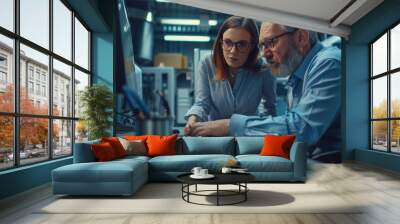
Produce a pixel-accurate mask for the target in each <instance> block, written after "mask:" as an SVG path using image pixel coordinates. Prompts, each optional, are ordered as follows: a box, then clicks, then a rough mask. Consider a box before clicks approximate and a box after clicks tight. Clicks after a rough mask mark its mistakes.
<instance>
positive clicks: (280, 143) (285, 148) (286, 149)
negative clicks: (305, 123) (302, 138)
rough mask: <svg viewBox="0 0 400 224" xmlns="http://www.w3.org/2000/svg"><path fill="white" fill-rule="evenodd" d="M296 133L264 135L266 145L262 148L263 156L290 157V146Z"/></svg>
mask: <svg viewBox="0 0 400 224" xmlns="http://www.w3.org/2000/svg"><path fill="white" fill-rule="evenodd" d="M295 139H296V135H283V136H276V135H266V136H264V146H263V148H262V149H261V152H260V155H261V156H280V157H284V158H286V159H290V148H291V147H292V144H293V142H294V140H295Z"/></svg>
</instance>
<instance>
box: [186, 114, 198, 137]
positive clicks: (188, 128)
mask: <svg viewBox="0 0 400 224" xmlns="http://www.w3.org/2000/svg"><path fill="white" fill-rule="evenodd" d="M196 122H199V119H198V117H197V116H196V115H191V116H189V118H188V120H187V123H186V126H185V128H184V129H183V131H184V134H185V135H189V136H190V135H191V134H192V133H191V132H192V127H193V125H194V124H195V123H196Z"/></svg>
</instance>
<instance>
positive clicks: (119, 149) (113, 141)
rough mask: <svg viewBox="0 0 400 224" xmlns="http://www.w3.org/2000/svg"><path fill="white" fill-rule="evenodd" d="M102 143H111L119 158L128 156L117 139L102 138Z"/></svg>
mask: <svg viewBox="0 0 400 224" xmlns="http://www.w3.org/2000/svg"><path fill="white" fill-rule="evenodd" d="M101 142H108V143H110V144H111V146H112V148H113V149H114V152H115V155H116V156H117V158H122V157H125V156H126V151H125V149H124V147H123V146H122V144H121V142H120V141H119V139H118V138H117V137H104V138H101Z"/></svg>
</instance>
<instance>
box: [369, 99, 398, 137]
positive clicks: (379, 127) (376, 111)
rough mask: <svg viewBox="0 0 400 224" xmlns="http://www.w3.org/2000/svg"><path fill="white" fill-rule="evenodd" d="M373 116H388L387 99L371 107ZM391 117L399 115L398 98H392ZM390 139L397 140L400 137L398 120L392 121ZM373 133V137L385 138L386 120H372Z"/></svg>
mask: <svg viewBox="0 0 400 224" xmlns="http://www.w3.org/2000/svg"><path fill="white" fill-rule="evenodd" d="M372 111H373V118H375V119H376V118H388V113H387V101H386V100H385V101H382V102H381V103H380V104H379V105H378V106H376V107H374V108H373V109H372ZM391 117H392V118H399V117H400V100H398V99H393V100H392V104H391ZM391 125H392V127H391V128H392V141H398V139H399V138H400V122H399V121H392V123H391ZM372 131H373V135H374V139H377V138H379V139H386V137H387V121H374V122H373V129H372Z"/></svg>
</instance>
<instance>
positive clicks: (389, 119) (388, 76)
mask: <svg viewBox="0 0 400 224" xmlns="http://www.w3.org/2000/svg"><path fill="white" fill-rule="evenodd" d="M396 26H400V20H399V21H397V22H395V23H394V24H392V25H391V26H390V27H388V28H387V29H385V31H384V32H382V33H380V34H379V35H378V36H377V37H376V38H375V39H373V40H372V41H371V42H370V43H368V47H369V49H368V52H369V71H368V73H369V77H368V84H369V139H368V141H369V149H370V150H373V151H379V152H385V153H390V154H396V155H398V154H400V151H399V152H393V151H392V133H391V132H392V125H391V124H392V122H393V121H400V117H392V108H391V107H392V98H391V91H392V86H391V80H392V76H394V75H396V73H398V72H400V67H398V68H394V69H391V61H392V60H391V50H392V48H391V31H392V29H393V28H395V27H396ZM385 34H386V35H387V40H386V41H387V43H386V44H387V52H386V56H387V64H386V71H385V72H383V73H380V74H376V75H375V76H374V74H373V44H374V43H376V41H378V40H379V39H380V38H381V37H383V36H384V35H385ZM382 77H386V87H387V93H386V94H387V96H386V97H387V105H386V110H387V113H386V117H385V118H373V91H374V87H373V81H374V80H376V79H379V78H382ZM374 121H386V122H387V124H386V129H387V131H386V135H387V138H386V146H387V147H386V151H384V150H379V149H376V148H374V136H373V134H374V133H373V125H372V124H373V122H374Z"/></svg>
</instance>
